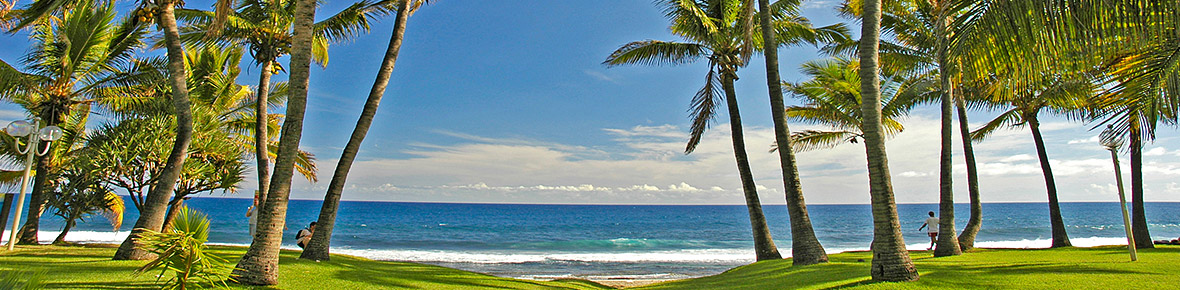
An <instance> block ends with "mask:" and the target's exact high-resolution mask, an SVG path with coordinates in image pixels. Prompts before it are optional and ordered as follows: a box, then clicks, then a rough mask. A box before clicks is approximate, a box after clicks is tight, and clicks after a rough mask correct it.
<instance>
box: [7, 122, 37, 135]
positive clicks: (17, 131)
mask: <svg viewBox="0 0 1180 290" xmlns="http://www.w3.org/2000/svg"><path fill="white" fill-rule="evenodd" d="M4 132H7V133H8V135H12V136H13V137H24V136H28V135H29V134H30V133H33V124H32V123H29V121H25V120H16V121H12V123H8V127H4Z"/></svg>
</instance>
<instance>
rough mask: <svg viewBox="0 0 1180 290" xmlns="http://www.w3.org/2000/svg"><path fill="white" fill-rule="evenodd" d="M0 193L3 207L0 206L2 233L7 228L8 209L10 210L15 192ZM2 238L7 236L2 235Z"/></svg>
mask: <svg viewBox="0 0 1180 290" xmlns="http://www.w3.org/2000/svg"><path fill="white" fill-rule="evenodd" d="M0 195H3V196H4V207H0V233H4V230H6V229H8V215H9V211H12V198H13V197H15V196H16V194H12V193H0ZM4 240H7V237H4Z"/></svg>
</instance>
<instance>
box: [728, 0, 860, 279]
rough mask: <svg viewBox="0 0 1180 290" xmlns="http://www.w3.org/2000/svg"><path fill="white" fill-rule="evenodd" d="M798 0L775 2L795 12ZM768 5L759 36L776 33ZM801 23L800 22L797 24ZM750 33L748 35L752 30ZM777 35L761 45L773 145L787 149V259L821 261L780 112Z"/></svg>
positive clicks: (765, 1)
mask: <svg viewBox="0 0 1180 290" xmlns="http://www.w3.org/2000/svg"><path fill="white" fill-rule="evenodd" d="M799 2H800V1H779V2H777V3H775V4H778V5H780V6H786V7H790V8H791V10H794V11H795V13H797V12H798V11H797V10H798V7H799ZM770 7H771V6H770V1H769V0H758V11H759V13H758V20H759V21H760V22H759V23H758V25H759V26H760V29H761V33H762V35H777V33H776V32H775V31H774V29H773V28H772V27H773V24H772V19H774V15H772V14H771V8H770ZM751 16H752V15H751ZM805 23H806V22H800V24H805ZM830 29H833V30H841V34H845V33H844V32H843V26H837V27H833V28H830ZM794 31H802V32H804V34H806V35H808V36H811V35H814V30H812V29H804V30H794ZM750 33H751V34H752V33H753V31H750ZM841 36H843V35H841ZM777 38H778V37H762V48H763V50H764V54H765V56H766V86H767V88H768V90H769V94H770V110H771V112H772V113H771V114H772V116H773V117H774V136H775V146H778V147H781V148H787V150H782V151H780V152H779V167H780V168H782V171H783V189H784V192H785V195H786V200H787V213H788V215H789V217H790V223H791V256H792V259H791V261H792V263H793V264H794V265H797V266H803V265H810V264H816V263H825V262H827V261H828V254H827V253H826V252H824V247H823V245H822V244H820V243H819V239H818V238H816V237H815V230H814V229H812V227H811V217H810V215H808V214H807V203H806V202H804V201H803V186H802V184H801V183H800V182H799V167H798V166H797V165H796V164H795V152H794V151H793V150H791V149H792V148H793V147H792V146H793V145H792V144H791V143H792V142H793V141H792V140H791V135H790V132H791V129H790V127H789V126H788V125H787V119H786V115H785V114H784V113H783V112H784V110H785V107H784V105H783V89H782V85H781V81H782V79H781V78H780V77H779V70H778V66H779V64H778V45H779V42H778V39H777ZM842 38H846V37H842ZM812 39H814V38H812ZM813 42H814V41H813Z"/></svg>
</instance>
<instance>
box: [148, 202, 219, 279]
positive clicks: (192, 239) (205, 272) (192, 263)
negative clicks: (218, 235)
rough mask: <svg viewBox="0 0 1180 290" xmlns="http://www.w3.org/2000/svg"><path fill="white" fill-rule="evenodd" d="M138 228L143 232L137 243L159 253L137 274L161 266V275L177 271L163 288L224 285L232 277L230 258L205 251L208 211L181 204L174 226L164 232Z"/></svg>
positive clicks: (207, 235)
mask: <svg viewBox="0 0 1180 290" xmlns="http://www.w3.org/2000/svg"><path fill="white" fill-rule="evenodd" d="M138 230H142V232H141V234H140V238H139V240H138V241H136V243H137V246H138V247H139V248H140V249H143V250H146V251H149V252H152V253H155V254H156V255H158V256H157V258H156V259H155V260H152V261H151V262H149V263H147V265H144V266H143V267H142V268H139V270H136V273H143V272H147V271H151V270H156V269H159V270H160V276H159V277H164V276H165V275H166V274H167V273H168V272H173V273H174V274H175V276H174V277H172V278H171V279H169V280H168V281H167V282H165V283H164V286H162V287H161V289H189V288H203V287H204V286H214V285H216V286H222V287H225V286H227V284H226V281H227V280H233V278H232V277H231V275H230V271H231V270H232V269H233V268H232V267H230V266H229V265H228V263H227V261H226V260H225V259H222V258H221V257H217V256H214V255H213V254H210V253H208V252H206V251H205V242H206V241H207V240H208V239H209V218H208V217H207V216H206V215H205V214H203V213H201V212H198V211H196V210H190V209H189V208H188V207H181V208H180V213H179V214H178V215H177V217H176V219H175V220H173V221H172V225H171V227H169V228H166V229H164V232H157V231H152V230H144V229H138Z"/></svg>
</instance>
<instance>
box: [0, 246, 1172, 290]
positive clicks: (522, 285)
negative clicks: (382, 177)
mask: <svg viewBox="0 0 1180 290" xmlns="http://www.w3.org/2000/svg"><path fill="white" fill-rule="evenodd" d="M112 247H113V246H88V247H81V246H78V247H60V246H21V247H18V249H17V251H15V252H0V273H13V272H14V271H25V272H37V271H44V272H46V274H47V275H45V277H46V279H47V281H46V284H45V286H47V287H48V288H72V289H154V288H157V287H158V286H156V285H158V284H157V282H156V278H155V276H154V275H155V274H157V273H158V272H156V273H145V274H144V275H140V276H134V275H132V272H133V271H134V270H135V269H136V268H138V267H139V266H140V265H142V264H143V263H144V262H142V261H111V260H110V257H111V255H112V254H113V253H114V250H115V249H114V248H112ZM212 251H213V252H214V253H216V254H217V255H219V256H221V257H225V258H233V259H231V261H233V260H234V259H236V258H237V257H240V256H241V254H242V253H243V252H244V251H245V248H241V247H220V246H215V247H212ZM297 257H298V252H295V251H283V255H282V258H281V260H280V261H279V263H280V267H279V279H280V284H279V285H278V286H277V288H281V289H376V288H386V289H481V288H482V289H493V288H494V289H606V288H607V287H604V286H602V285H599V284H596V283H593V282H589V281H582V280H563V281H530V280H519V279H509V278H500V277H494V276H489V275H484V274H478V273H471V272H466V271H461V270H455V269H450V268H444V267H438V266H430V265H422V264H415V263H403V262H382V261H373V260H369V259H364V258H357V257H350V256H333V258H332V260H331V261H324V262H314V261H306V260H299V259H297ZM869 257H870V254H869V253H866V252H852V253H842V254H836V255H832V256H831V259H832V262H831V263H827V264H822V265H813V266H806V267H798V268H795V267H791V262H790V260H778V261H764V262H759V263H754V264H751V265H747V266H742V267H738V268H735V269H733V270H730V271H727V272H725V273H722V274H719V275H715V276H709V277H702V278H697V279H688V280H680V281H671V282H665V283H661V284H656V285H652V286H648V287H644V288H642V289H832V288H854V289H898V288H902V289H946V288H979V289H993V288H1021V289H1077V288H1086V289H1176V287H1177V286H1176V285H1180V274H1177V273H1176V270H1177V269H1178V267H1180V247H1177V246H1165V247H1161V248H1158V249H1153V250H1144V251H1140V252H1139V261H1138V262H1134V263H1132V262H1129V261H1128V258H1127V253H1126V250H1125V248H1123V247H1098V248H1069V249H1051V250H1007V249H1005V250H989V249H980V250H975V251H972V252H970V253H967V254H966V255H963V256H958V257H945V258H933V257H931V256H930V252H913V253H912V257H913V258H914V263H915V264H916V265H917V267H918V271H919V272H920V273H921V275H922V279H921V280H919V281H917V282H911V283H876V282H872V281H870V280H869V275H868V274H869V273H868V272H869V269H868V267H869V266H868V265H869V263H868V262H867V260H868V259H869ZM860 259H863V260H865V261H866V262H860V261H858V260H860ZM231 287H232V288H239V289H243V288H249V287H242V286H238V285H231Z"/></svg>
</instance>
